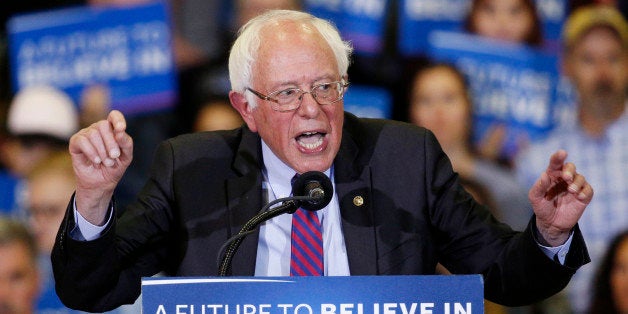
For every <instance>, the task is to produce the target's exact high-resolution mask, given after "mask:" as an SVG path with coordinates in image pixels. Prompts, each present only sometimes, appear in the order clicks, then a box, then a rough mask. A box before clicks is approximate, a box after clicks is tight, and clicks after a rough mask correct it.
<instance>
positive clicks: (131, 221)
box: [51, 143, 173, 312]
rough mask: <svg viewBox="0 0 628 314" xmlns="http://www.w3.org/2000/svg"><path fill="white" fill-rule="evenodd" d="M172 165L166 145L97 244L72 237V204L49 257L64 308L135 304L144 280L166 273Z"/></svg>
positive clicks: (99, 309)
mask: <svg viewBox="0 0 628 314" xmlns="http://www.w3.org/2000/svg"><path fill="white" fill-rule="evenodd" d="M172 164H173V161H172V149H171V146H170V145H168V144H167V143H164V144H162V145H161V146H160V148H159V149H158V152H157V154H156V158H155V164H154V165H155V166H154V167H153V171H152V173H151V176H150V179H149V180H148V182H147V184H146V185H145V187H144V189H143V190H142V192H141V193H140V196H139V197H138V201H136V202H134V203H133V204H131V205H130V206H129V207H128V208H126V209H125V211H124V213H123V214H122V213H121V212H120V209H119V208H116V207H115V205H114V219H113V220H112V223H111V225H110V226H109V227H108V228H107V229H106V230H105V231H104V232H103V234H102V235H101V237H99V238H97V239H95V240H92V241H77V240H74V239H72V237H70V235H69V232H70V231H71V230H72V228H74V226H75V223H74V217H73V207H72V204H73V201H70V205H69V206H68V209H67V211H66V216H65V218H64V220H63V222H62V224H61V226H60V228H59V231H58V234H57V238H56V241H55V246H54V248H53V251H52V255H51V259H52V265H53V273H54V277H55V288H56V291H57V294H58V295H59V298H60V299H61V300H62V302H63V303H64V304H65V305H66V306H68V307H70V308H73V309H77V310H82V311H90V312H103V311H108V310H112V309H115V308H117V307H118V306H120V305H123V304H131V303H133V302H134V301H135V300H136V299H137V297H138V296H139V295H140V292H141V278H142V277H147V276H152V275H154V274H156V273H158V272H159V271H161V270H163V269H164V267H165V266H164V261H165V260H166V258H165V257H166V256H168V254H170V253H171V249H172V248H171V246H170V244H169V243H168V240H167V239H168V238H169V237H168V234H169V230H170V228H171V225H172V220H173V215H172V208H170V205H169V204H172V202H170V200H171V198H172V189H171V187H170V186H171V176H172V169H173V167H172ZM116 216H117V217H116Z"/></svg>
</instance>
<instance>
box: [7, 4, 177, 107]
mask: <svg viewBox="0 0 628 314" xmlns="http://www.w3.org/2000/svg"><path fill="white" fill-rule="evenodd" d="M168 15H169V14H168V8H167V5H166V4H165V2H161V1H158V2H150V3H148V4H142V5H137V6H121V7H88V6H85V7H72V8H65V9H60V10H54V11H46V12H40V13H32V14H26V15H19V16H15V17H13V18H11V19H10V20H9V21H8V23H7V29H8V37H9V57H10V64H11V77H12V83H13V87H14V89H15V90H19V89H20V88H23V87H26V86H32V85H42V84H47V85H52V86H56V87H58V88H60V89H62V90H64V91H65V92H67V93H68V94H69V95H70V97H72V98H73V100H74V101H75V102H77V103H78V101H79V98H80V96H81V93H83V91H84V89H85V88H86V87H88V86H92V85H101V86H105V87H108V89H109V93H110V95H111V101H112V107H113V108H114V109H119V110H121V111H123V112H125V113H138V112H144V111H151V110H157V109H162V108H166V107H170V106H172V105H173V104H174V102H175V100H176V81H175V67H174V61H173V56H172V50H171V34H170V26H169V17H168Z"/></svg>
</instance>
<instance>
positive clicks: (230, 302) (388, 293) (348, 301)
mask: <svg viewBox="0 0 628 314" xmlns="http://www.w3.org/2000/svg"><path fill="white" fill-rule="evenodd" d="M142 313H144V314H171V313H175V314H184V313H185V314H260V313H269V314H270V313H281V314H311V313H320V314H349V313H352V314H367V313H368V314H392V313H407V314H428V313H430V314H436V313H442V314H454V313H455V314H463V313H464V314H471V313H478V314H479V313H484V291H483V280H482V277H481V276H480V275H451V276H436V275H434V276H346V277H344V276H339V277H220V278H217V277H211V278H144V279H143V280H142Z"/></svg>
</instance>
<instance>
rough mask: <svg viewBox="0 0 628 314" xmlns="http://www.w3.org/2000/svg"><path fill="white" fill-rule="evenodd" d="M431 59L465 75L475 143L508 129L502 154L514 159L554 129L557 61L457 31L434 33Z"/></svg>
mask: <svg viewBox="0 0 628 314" xmlns="http://www.w3.org/2000/svg"><path fill="white" fill-rule="evenodd" d="M429 55H430V56H431V57H432V58H434V59H437V60H441V61H447V62H450V63H453V64H455V65H456V66H457V67H458V68H459V69H460V70H461V71H462V72H463V73H464V74H465V75H466V77H467V79H468V82H469V88H470V91H471V95H472V103H473V116H474V120H473V125H474V128H473V131H474V135H475V139H476V140H481V139H483V138H485V135H486V134H487V132H489V131H491V130H492V129H494V128H495V127H497V126H498V125H500V126H504V127H506V139H505V142H504V145H503V147H502V152H501V155H502V157H504V158H507V159H510V158H512V157H513V156H514V155H515V154H516V153H517V151H518V149H519V148H520V147H521V145H524V144H525V143H526V142H527V141H534V140H537V139H540V138H543V137H544V136H545V135H546V134H547V132H548V131H549V130H551V129H552V128H553V127H554V126H555V125H556V123H555V122H556V121H555V114H554V111H555V97H556V88H557V82H558V77H559V74H558V59H557V57H556V56H554V55H552V54H547V53H544V52H542V51H540V50H535V49H531V48H529V47H526V46H523V45H516V44H507V43H501V42H496V41H491V40H488V39H485V38H481V37H478V36H473V35H469V34H464V33H457V32H440V31H439V32H433V33H432V34H431V35H430V51H429Z"/></svg>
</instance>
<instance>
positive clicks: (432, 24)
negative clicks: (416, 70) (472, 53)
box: [398, 0, 471, 56]
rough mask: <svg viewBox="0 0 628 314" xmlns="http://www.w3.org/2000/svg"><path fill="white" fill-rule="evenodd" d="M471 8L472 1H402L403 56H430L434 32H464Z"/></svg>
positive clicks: (401, 33) (401, 35) (401, 49)
mask: <svg viewBox="0 0 628 314" xmlns="http://www.w3.org/2000/svg"><path fill="white" fill-rule="evenodd" d="M470 5H471V1H470V0H401V1H400V2H399V25H398V28H399V42H398V45H399V51H400V52H401V54H403V55H406V56H416V55H422V54H425V53H427V50H428V47H429V43H428V38H429V35H430V33H431V32H432V31H436V30H456V31H459V30H462V21H463V20H464V18H465V17H466V15H467V12H468V10H469V7H470Z"/></svg>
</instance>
